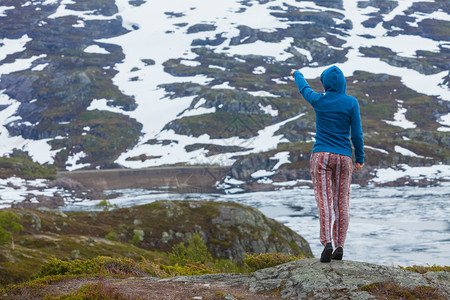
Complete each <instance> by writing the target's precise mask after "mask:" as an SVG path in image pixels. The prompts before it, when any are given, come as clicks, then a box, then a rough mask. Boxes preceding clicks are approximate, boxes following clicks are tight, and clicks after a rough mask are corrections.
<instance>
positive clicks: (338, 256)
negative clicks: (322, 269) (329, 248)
mask: <svg viewBox="0 0 450 300" xmlns="http://www.w3.org/2000/svg"><path fill="white" fill-rule="evenodd" d="M342 256H344V249H342V247H337V248H336V249H335V250H334V252H333V255H331V258H332V259H336V260H342Z"/></svg>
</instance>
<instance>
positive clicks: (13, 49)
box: [0, 34, 31, 61]
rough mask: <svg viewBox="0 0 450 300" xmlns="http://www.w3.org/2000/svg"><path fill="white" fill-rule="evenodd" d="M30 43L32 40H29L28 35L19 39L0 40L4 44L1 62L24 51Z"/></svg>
mask: <svg viewBox="0 0 450 300" xmlns="http://www.w3.org/2000/svg"><path fill="white" fill-rule="evenodd" d="M29 41H31V38H29V37H28V35H26V34H25V35H23V36H22V37H21V38H18V39H6V38H5V39H0V44H3V45H2V46H1V47H0V61H2V60H3V59H5V58H6V57H7V56H8V55H10V54H14V53H17V52H22V51H24V50H25V44H26V43H28V42H29Z"/></svg>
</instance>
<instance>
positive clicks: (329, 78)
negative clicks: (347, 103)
mask: <svg viewBox="0 0 450 300" xmlns="http://www.w3.org/2000/svg"><path fill="white" fill-rule="evenodd" d="M320 81H321V82H322V85H323V88H324V89H325V92H328V91H331V92H337V93H344V94H345V92H346V90H347V85H346V83H345V77H344V73H342V71H341V69H339V68H338V67H336V66H332V67H329V68H328V69H326V70H325V71H323V72H322V75H320Z"/></svg>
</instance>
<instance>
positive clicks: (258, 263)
mask: <svg viewBox="0 0 450 300" xmlns="http://www.w3.org/2000/svg"><path fill="white" fill-rule="evenodd" d="M304 258H305V257H304V256H303V255H302V254H300V255H299V256H294V255H291V254H289V255H286V254H283V253H260V254H248V253H246V254H245V258H244V260H243V262H244V264H245V265H246V266H247V267H248V268H249V269H250V270H251V272H254V271H256V270H260V269H265V268H271V267H275V266H277V265H281V264H284V263H287V262H290V261H293V260H298V259H304Z"/></svg>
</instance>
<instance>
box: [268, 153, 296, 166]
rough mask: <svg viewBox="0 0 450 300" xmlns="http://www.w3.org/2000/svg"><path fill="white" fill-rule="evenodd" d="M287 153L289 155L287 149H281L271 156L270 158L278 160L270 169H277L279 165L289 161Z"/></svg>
mask: <svg viewBox="0 0 450 300" xmlns="http://www.w3.org/2000/svg"><path fill="white" fill-rule="evenodd" d="M289 155H290V154H289V151H282V152H278V153H277V154H275V155H274V156H272V157H271V158H270V159H276V160H278V162H277V164H276V165H275V166H273V168H272V171H273V170H278V168H279V167H281V165H284V164H288V163H290V162H291V161H290V160H289Z"/></svg>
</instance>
